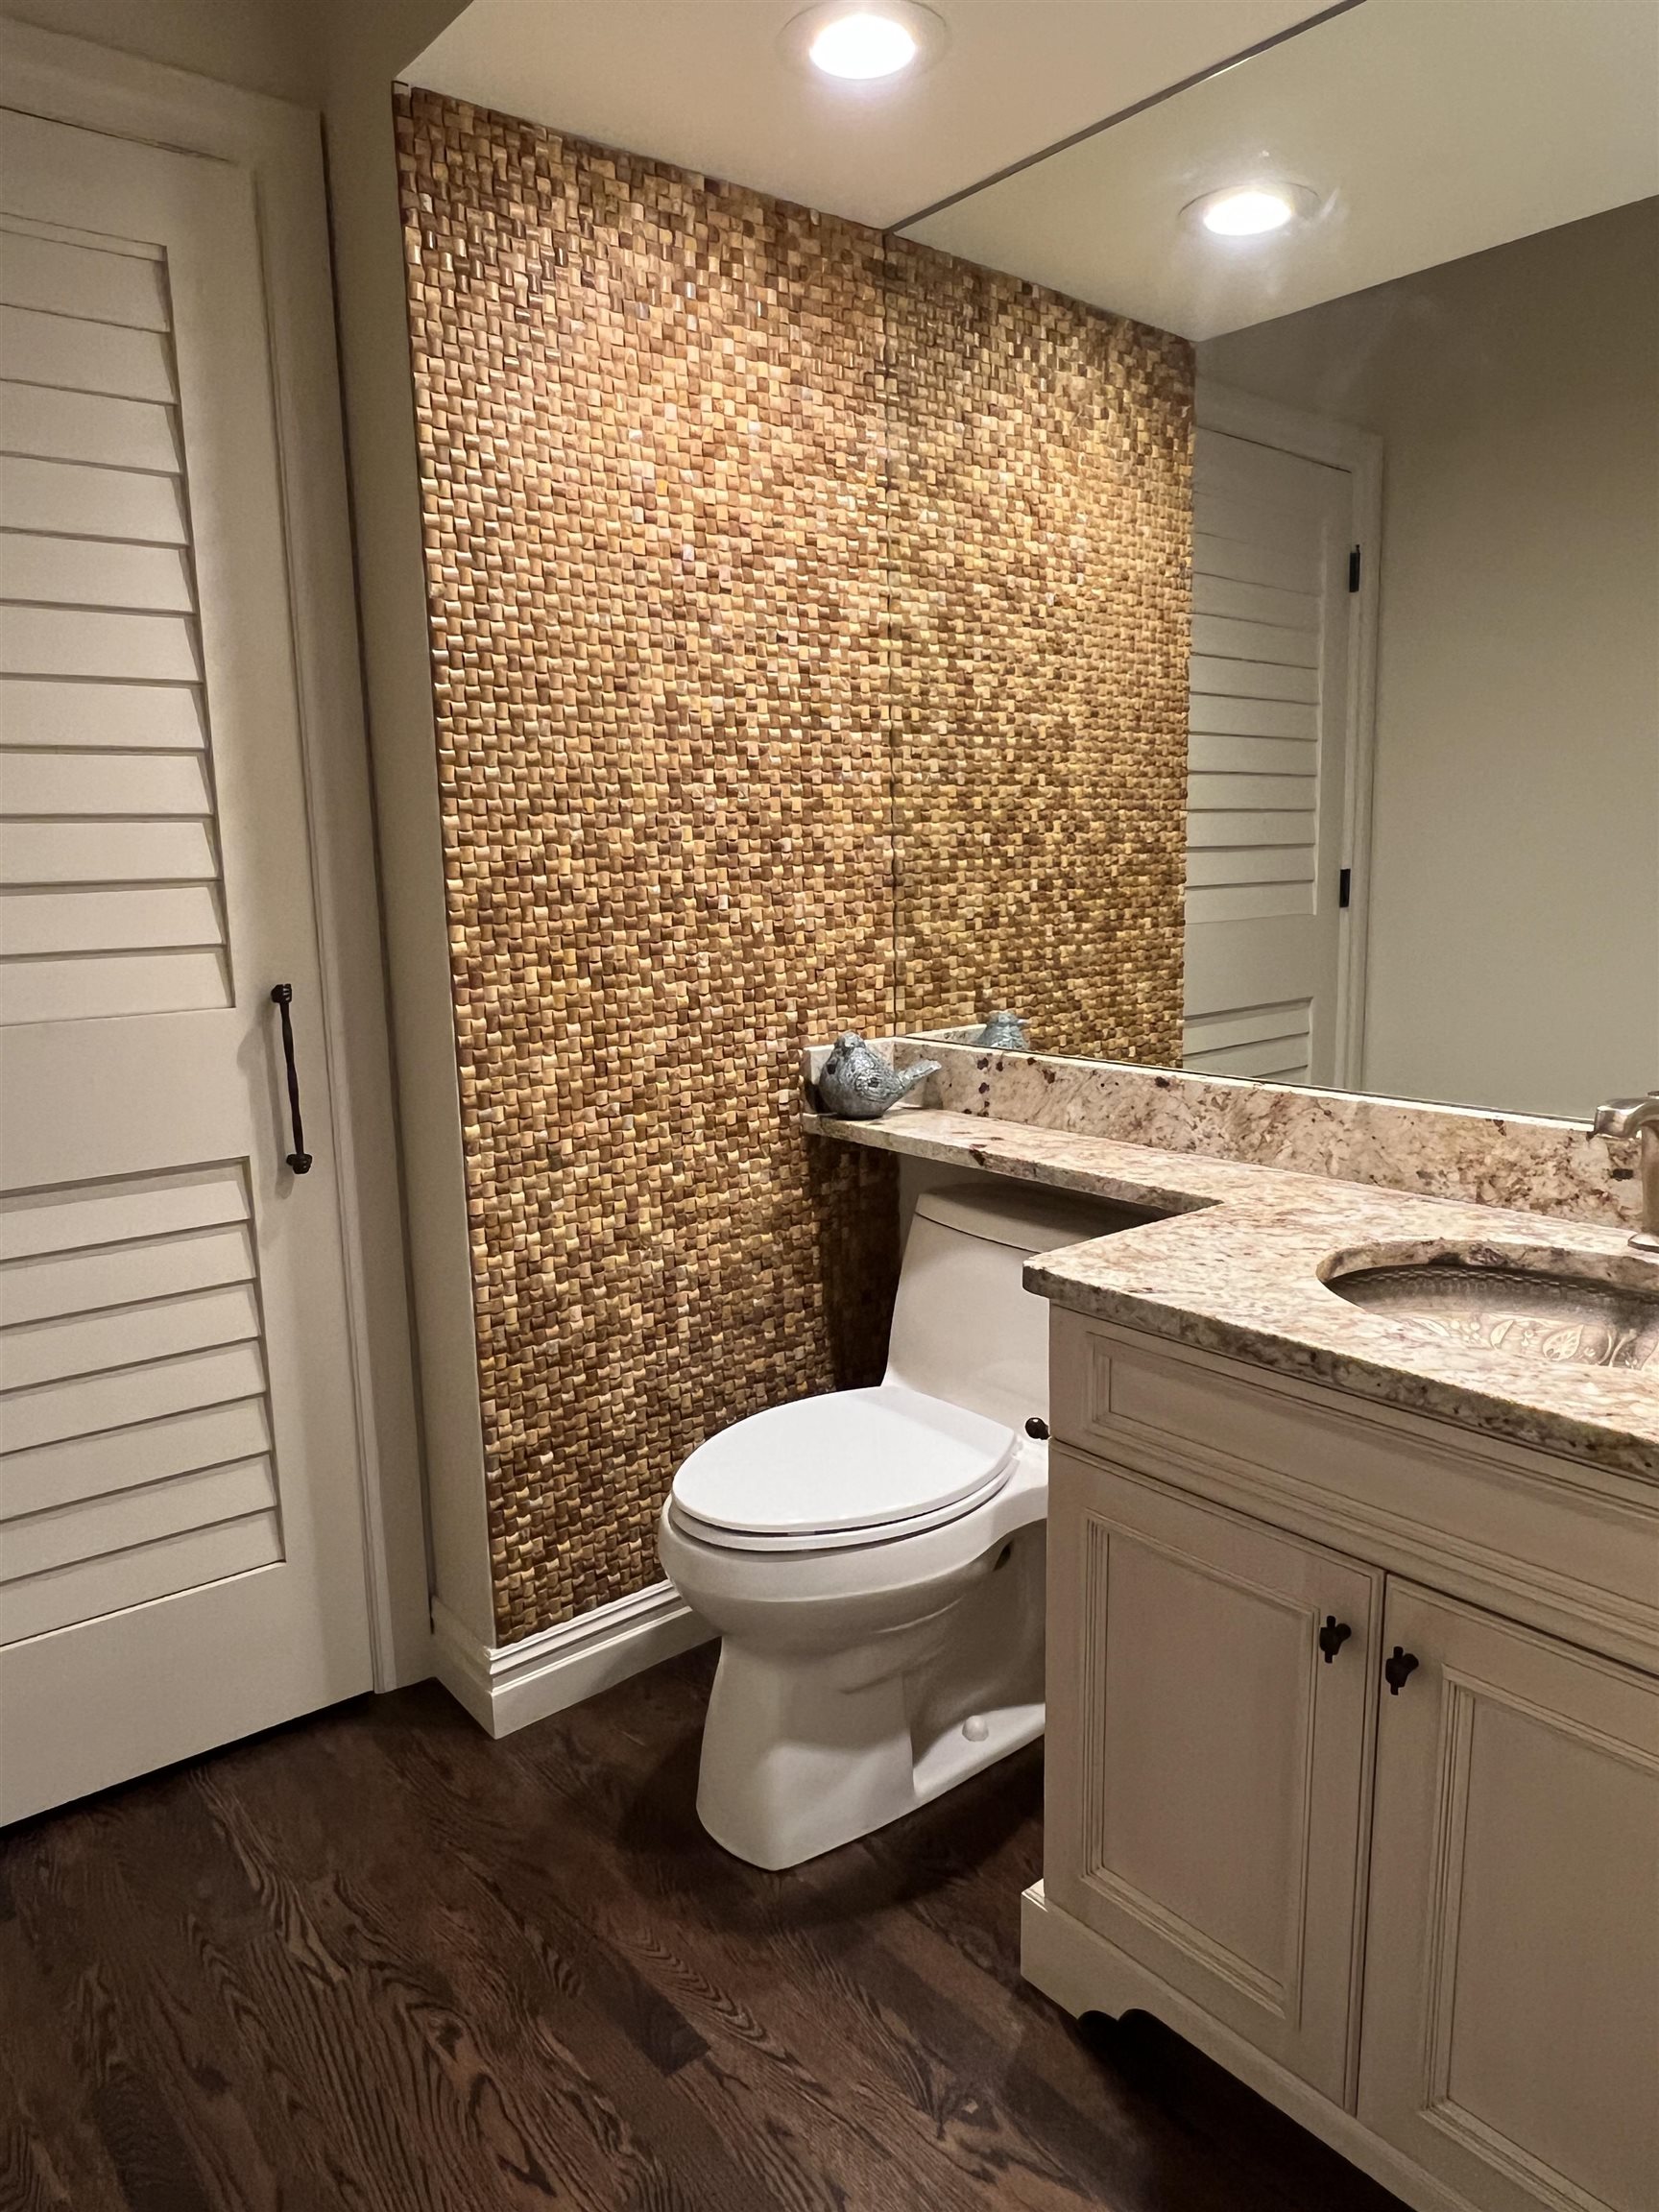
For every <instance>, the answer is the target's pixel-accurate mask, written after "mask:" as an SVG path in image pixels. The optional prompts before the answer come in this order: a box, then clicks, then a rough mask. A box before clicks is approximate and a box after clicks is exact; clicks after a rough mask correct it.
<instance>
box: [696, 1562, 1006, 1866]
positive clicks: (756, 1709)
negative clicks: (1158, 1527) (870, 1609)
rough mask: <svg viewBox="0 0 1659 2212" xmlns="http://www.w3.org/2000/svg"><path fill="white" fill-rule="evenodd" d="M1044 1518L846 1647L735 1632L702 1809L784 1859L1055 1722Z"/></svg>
mask: <svg viewBox="0 0 1659 2212" xmlns="http://www.w3.org/2000/svg"><path fill="white" fill-rule="evenodd" d="M1043 1534H1044V1531H1043V1527H1042V1525H1041V1524H1040V1523H1039V1524H1038V1525H1037V1527H1035V1528H1033V1529H1029V1530H1022V1531H1021V1535H1020V1537H1019V1538H1017V1539H1016V1540H1015V1541H1014V1542H1013V1543H1012V1544H1011V1545H1010V1546H1009V1547H1008V1548H1007V1549H1008V1552H1009V1557H1008V1559H1007V1561H1006V1564H1005V1566H1004V1567H1003V1569H1002V1570H1000V1571H998V1572H997V1573H995V1574H992V1575H987V1576H986V1577H985V1578H984V1580H983V1581H981V1582H980V1583H979V1584H978V1585H977V1587H976V1588H975V1589H974V1591H973V1592H972V1593H971V1594H970V1595H969V1596H968V1597H966V1598H964V1599H961V1600H959V1601H958V1602H957V1603H955V1604H953V1605H952V1606H950V1608H949V1610H948V1611H946V1612H944V1613H941V1614H939V1615H936V1616H935V1617H934V1618H933V1619H932V1620H930V1621H926V1622H922V1623H915V1624H912V1625H908V1626H905V1627H904V1628H902V1629H897V1630H894V1631H891V1632H889V1633H888V1634H887V1635H885V1636H882V1637H878V1638H877V1639H874V1640H873V1641H871V1642H869V1643H866V1644H863V1645H860V1646H857V1647H854V1648H853V1649H851V1650H847V1651H838V1652H819V1651H812V1652H799V1651H782V1652H780V1651H776V1650H760V1649H757V1648H756V1647H753V1646H751V1645H747V1644H744V1643H741V1642H739V1641H738V1640H737V1639H735V1638H733V1637H732V1636H727V1637H726V1639H725V1640H724V1641H723V1643H722V1645H721V1647H720V1664H719V1668H718V1670H717V1671H716V1674H715V1678H714V1688H713V1691H712V1693H711V1695H710V1696H709V1713H708V1718H707V1719H706V1720H705V1722H704V1727H703V1763H702V1769H701V1772H700V1775H699V1779H698V1789H697V1815H698V1817H699V1819H700V1820H701V1821H702V1823H703V1825H704V1827H705V1828H706V1829H707V1830H708V1831H709V1835H710V1836H712V1837H713V1839H714V1840H715V1841H716V1842H717V1843H719V1844H721V1845H722V1846H723V1847H724V1848H725V1849H726V1850H728V1851H730V1852H732V1853H733V1856H734V1857H736V1858H738V1859H743V1860H746V1861H747V1862H748V1863H749V1864H750V1865H752V1866H762V1867H766V1868H769V1869H771V1870H774V1871H776V1870H778V1869H781V1868H782V1867H786V1866H796V1865H799V1864H800V1863H801V1862H802V1861H803V1860H805V1859H815V1858H817V1857H818V1856H819V1854H820V1853H822V1852H825V1851H832V1850H834V1849H835V1848H836V1847H837V1846H838V1845H839V1844H842V1843H850V1842H852V1841H853V1840H854V1839H855V1838H857V1837H859V1836H867V1835H869V1834H870V1832H871V1831H872V1830H873V1829H876V1828H882V1827H885V1826H886V1824H887V1823H888V1821H890V1820H898V1819H901V1818H902V1816H903V1815H905V1814H906V1813H913V1812H915V1811H916V1810H917V1808H918V1807H919V1806H923V1805H926V1804H928V1803H929V1802H930V1801H931V1800H932V1799H933V1798H935V1797H938V1796H941V1795H942V1794H943V1793H944V1792H945V1791H947V1790H951V1789H954V1788H955V1786H956V1785H957V1784H958V1783H959V1782H965V1781H967V1780H968V1778H969V1777H970V1776H971V1775H974V1774H977V1773H979V1772H980V1771H981V1770H982V1769H983V1768H985V1767H989V1766H992V1765H994V1764H995V1763H996V1761H998V1759H1005V1758H1007V1757H1008V1755H1009V1754H1010V1753H1011V1752H1014V1751H1018V1750H1020V1749H1021V1748H1022V1746H1023V1745H1025V1744H1027V1743H1032V1742H1033V1741H1034V1740H1035V1739H1036V1738H1037V1737H1039V1736H1040V1735H1041V1734H1042V1733H1043V1714H1044V1708H1043V1633H1042V1624H1043V1565H1044V1561H1043Z"/></svg>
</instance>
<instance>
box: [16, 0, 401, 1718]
mask: <svg viewBox="0 0 1659 2212" xmlns="http://www.w3.org/2000/svg"><path fill="white" fill-rule="evenodd" d="M0 70H3V72H4V82H5V91H4V93H3V94H0V101H3V104H4V105H5V106H6V107H8V108H16V109H19V110H21V111H23V112H25V113H28V114H33V115H38V116H41V117H43V118H45V119H47V120H49V121H52V122H58V123H67V124H71V125H75V126H79V127H80V128H81V129H84V130H90V131H98V132H105V133H107V134H108V135H109V136H112V137H119V138H127V139H133V140H136V141H138V142H140V143H143V144H148V145H153V146H158V147H163V148H167V149H170V150H172V151H174V152H180V153H185V154H196V155H202V156H207V157H209V158H211V159H215V160H220V161H225V162H228V163H230V164H231V165H233V166H234V167H236V168H239V169H241V170H243V171H245V172H246V173H247V175H248V176H249V178H250V179H251V180H252V187H253V195H254V203H255V206H256V209H257V218H258V226H259V247H260V261H261V269H260V277H261V288H262V291H263V294H264V301H265V314H266V333H267V342H268V345H269V349H270V359H271V373H272V385H273V391H274V395H275V400H276V440H277V453H278V474H279V480H280V484H279V489H280V496H281V502H282V522H283V532H284V538H285V552H286V559H287V567H288V581H289V607H290V615H291V624H290V627H291V637H292V648H293V658H294V669H295V684H296V693H297V699H298V708H299V717H300V729H301V773H302V777H303V781H304V788H305V808H306V815H307V822H308V828H309V832H310V847H311V878H312V895H313V902H314V906H315V911H316V917H317V940H318V956H319V962H320V967H321V972H322V978H323V1006H322V1026H323V1035H324V1049H325V1058H326V1062H327V1068H328V1082H329V1093H330V1098H331V1106H332V1112H331V1121H330V1127H329V1129H328V1131H327V1134H326V1139H325V1141H326V1142H330V1143H331V1144H332V1145H333V1147H334V1154H335V1159H336V1162H337V1165H338V1173H337V1176H336V1184H337V1188H338V1191H339V1207H340V1224H339V1226H340V1239H341V1248H342V1252H343V1255H344V1259H345V1275H346V1297H347V1310H348V1333H349V1346H348V1350H349V1361H350V1368H351V1382H352V1394H353V1401H354V1405H355V1408H356V1428H357V1438H356V1443H357V1465H358V1471H359V1480H360V1485H361V1492H362V1510H363V1537H364V1557H365V1563H366V1567H365V1573H366V1581H367V1591H366V1602H367V1610H368V1616H369V1629H370V1645H371V1650H372V1653H373V1675H374V1686H375V1688H376V1689H377V1690H391V1689H395V1688H397V1686H398V1684H400V1683H405V1682H415V1681H421V1680H422V1679H424V1677H425V1676H427V1675H428V1674H430V1672H431V1671H432V1665H431V1643H432V1638H431V1614H430V1600H429V1596H428V1576H427V1564H426V1526H425V1507H424V1500H423V1496H422V1483H421V1432H420V1426H419V1418H418V1414H417V1409H416V1397H415V1383H414V1348H413V1341H412V1334H411V1329H410V1314H409V1300H408V1289H407V1270H406V1263H405V1254H404V1238H403V1216H402V1208H401V1200H400V1192H399V1188H398V1183H399V1176H398V1143H397V1120H396V1117H395V1113H394V1109H393V1093H392V1064H391V1049H390V1038H389V1032H388V1025H387V1008H386V992H385V980H384V972H383V963H382V949H381V929H380V911H379V889H378V872H377V868H376V863H375V852H374V838H373V812H372V807H371V797H370V782H369V752H368V738H367V732H366V727H365V721H364V710H363V679H362V664H361V658H360V653H359V646H358V631H357V614H356V576H355V570H354V566H353V561H352V550H351V529H350V516H349V504H348V497H347V478H346V447H345V436H344V429H343V423H342V416H341V393H340V372H339V362H338V356H337V353H336V349H335V335H334V297H333V284H332V275H331V267H330V256H329V239H328V217H327V203H326V198H325V183H324V166H323V138H322V121H321V117H320V116H319V115H318V114H317V113H315V112H313V111H311V110H308V109H305V108H296V107H292V106H290V105H289V104H288V103H287V102H285V101H281V100H274V99H269V98H267V97H265V96H264V95H263V94H260V93H255V92H244V91H241V90H239V89H237V88H236V87H234V86H232V85H228V84H220V83H218V82H217V81H216V80H214V79H211V78H205V77H197V76H193V75H191V74H189V73H187V72H186V71H184V70H181V69H171V68H167V67H164V66H163V65H161V64H160V63H157V62H153V61H147V60H140V59H137V58H135V57H133V56H132V55H127V54H121V53H117V52H115V51H113V50H112V49H110V48H108V47H104V46H97V45H92V44H89V43H88V42H87V41H85V40H84V39H80V38H69V37H65V36H60V34H59V33H57V32H50V31H39V30H36V29H35V28H34V27H32V26H30V25H26V24H22V23H17V22H13V21H11V20H9V19H7V20H0ZM301 611H302V618H300V617H301Z"/></svg>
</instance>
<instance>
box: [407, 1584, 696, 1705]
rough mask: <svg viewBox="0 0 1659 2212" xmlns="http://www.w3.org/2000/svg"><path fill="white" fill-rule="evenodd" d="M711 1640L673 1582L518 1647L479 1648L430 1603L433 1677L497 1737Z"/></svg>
mask: <svg viewBox="0 0 1659 2212" xmlns="http://www.w3.org/2000/svg"><path fill="white" fill-rule="evenodd" d="M713 1633H714V1631H713V1630H712V1629H711V1628H710V1627H709V1624H708V1623H707V1622H706V1621H702V1620H700V1619H699V1618H698V1616H697V1615H696V1614H695V1613H693V1612H692V1610H691V1608H690V1606H689V1605H687V1604H686V1602H685V1599H683V1598H682V1597H681V1595H680V1593H679V1592H678V1591H677V1590H676V1589H675V1588H674V1585H673V1584H672V1583H671V1582H654V1583H653V1584H652V1586H651V1588H650V1589H649V1590H641V1591H640V1592H639V1593H638V1594H637V1596H636V1597H633V1598H618V1599H615V1600H614V1602H613V1603H612V1604H610V1605H599V1606H596V1607H595V1608H594V1610H593V1611H592V1612H591V1613H581V1614H578V1615H577V1617H576V1619H575V1620H574V1621H561V1622H560V1623H559V1624H558V1626H557V1627H555V1628H543V1629H542V1630H541V1633H540V1634H539V1635H536V1636H525V1637H522V1638H520V1640H519V1641H518V1642H517V1644H498V1645H489V1644H481V1643H480V1642H479V1641H478V1639H477V1638H476V1637H475V1636H474V1635H472V1633H471V1632H470V1630H469V1629H467V1628H464V1627H463V1626H462V1624H461V1623H460V1622H459V1621H457V1620H456V1618H455V1616H454V1614H453V1613H451V1612H450V1611H449V1610H448V1608H447V1607H446V1606H445V1604H444V1602H443V1600H442V1599H436V1598H435V1599H433V1600H432V1648H433V1657H434V1661H435V1667H434V1671H435V1672H436V1674H437V1676H438V1679H439V1681H440V1682H442V1683H443V1685H444V1687H445V1690H447V1691H448V1693H449V1695H451V1696H452V1697H453V1698H455V1699H456V1700H457V1702H458V1703H460V1704H462V1705H464V1706H465V1707H466V1708H467V1710H468V1712H469V1713H470V1714H471V1716H472V1718H473V1719H474V1720H476V1721H477V1723H478V1725H479V1726H480V1727H481V1728H484V1729H487V1730H488V1731H489V1733H490V1734H491V1735H492V1736H508V1735H511V1734H512V1732H513V1730H514V1729H515V1728H526V1727H528V1726H529V1724H530V1722H531V1721H532V1720H545V1719H547V1717H548V1715H549V1714H551V1713H563V1712H564V1710H565V1707H566V1706H567V1705H579V1704H580V1703H581V1702H582V1700H583V1698H584V1697H591V1696H593V1695H596V1693H597V1692H599V1691H601V1690H608V1689H610V1687H611V1685H612V1684H613V1682H624V1681H626V1680H627V1678H628V1676H629V1675H630V1674H637V1673H639V1672H641V1671H643V1670H644V1669H645V1668H647V1667H655V1666H656V1665H657V1664H658V1662H659V1661H660V1660H663V1659H672V1658H673V1657H674V1655H675V1653H676V1652H678V1651H688V1650H690V1648H691V1647H692V1646H693V1645H694V1644H706V1643H707V1642H708V1641H709V1638H710V1637H711V1636H712V1635H713Z"/></svg>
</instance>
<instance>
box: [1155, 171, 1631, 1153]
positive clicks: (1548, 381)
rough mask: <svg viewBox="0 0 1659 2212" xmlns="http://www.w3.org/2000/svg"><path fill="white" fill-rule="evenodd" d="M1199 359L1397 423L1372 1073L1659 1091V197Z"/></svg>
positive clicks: (1381, 720)
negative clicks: (1652, 1086)
mask: <svg viewBox="0 0 1659 2212" xmlns="http://www.w3.org/2000/svg"><path fill="white" fill-rule="evenodd" d="M1198 359H1199V373H1200V375H1201V376H1202V377H1207V378H1211V379H1214V381H1216V382H1218V383H1224V384H1229V385H1232V386H1234V387H1236V388H1238V389H1240V390H1243V391H1247V392H1254V393H1257V394H1259V395H1261V396H1262V397H1268V398H1272V399H1276V400H1279V401H1281V402H1282V403H1284V404H1286V405H1288V406H1294V407H1302V408H1306V409H1309V410H1310V411H1312V412H1314V413H1318V414H1322V415H1328V416H1332V417H1334V418H1336V419H1337V420H1339V421H1347V422H1352V423H1357V424H1358V425H1359V426H1360V427H1362V428H1364V429H1368V430H1374V431H1377V432H1379V433H1380V434H1381V436H1382V438H1383V469H1384V476H1383V547H1382V569H1381V584H1382V615H1381V630H1380V636H1379V641H1378V680H1377V682H1378V687H1377V760H1376V778H1375V794H1376V829H1375V839H1374V850H1373V857H1372V881H1371V941H1370V963H1369V988H1368V1002H1367V1021H1366V1034H1365V1061H1364V1082H1365V1085H1366V1087H1367V1088H1368V1089H1371V1090H1376V1091H1384V1092H1392V1093H1395V1094H1404V1095H1407V1096H1411V1097H1431V1098H1447V1099H1453V1100H1457V1101H1462V1102H1468V1103H1473V1104H1480V1105H1493V1106H1503V1107H1508V1108H1510V1109H1512V1110H1515V1111H1518V1112H1520V1111H1530V1112H1534V1113H1544V1114H1562V1115H1567V1116H1571V1117H1582V1116H1587V1115H1588V1114H1589V1112H1590V1110H1591V1109H1592V1108H1593V1107H1594V1106H1595V1104H1596V1103H1597V1101H1598V1100H1599V1099H1600V1098H1603V1097H1606V1096H1608V1095H1610V1094H1614V1093H1617V1092H1630V1091H1639V1090H1646V1089H1647V1088H1648V1087H1649V1086H1651V1085H1654V1084H1659V202H1654V201H1647V202H1643V203H1640V204H1637V205H1635V206H1632V207H1625V208H1620V209H1616V210H1614V211H1613V212H1612V213H1610V214H1606V215H1599V216H1595V217H1593V218H1591V219H1590V220H1589V221H1587V222H1583V223H1576V224H1571V225H1568V226H1566V227H1564V228H1561V229H1558V230H1551V231H1546V232H1544V233H1543V234H1541V235H1540V236H1538V237H1535V238H1528V239H1524V240H1521V241H1520V242H1518V243H1516V244H1514V245H1510V246H1504V247H1500V248H1497V249H1496V250H1495V251H1493V252H1489V253H1481V254H1477V255H1474V256H1472V257H1471V258H1470V259H1468V260H1465V261H1458V262H1452V263H1449V264H1448V265H1446V266H1445V267H1443V268H1439V269H1432V270H1429V271H1426V272H1424V273H1423V274H1422V275H1420V276H1412V277H1408V278H1404V279H1402V280H1401V281H1400V282H1398V283H1395V284H1387V285H1383V286H1380V287H1379V288H1377V289H1376V290H1375V291H1371V292H1366V293H1361V294H1358V295H1357V296H1356V297H1354V298H1353V299H1350V300H1341V301H1333V302H1331V303H1330V304H1329V305H1327V306H1323V307H1317V308H1312V309H1310V310H1309V311H1308V312H1307V313H1305V314H1301V315H1295V316H1286V317H1285V318H1284V319H1283V320H1281V321H1279V322H1276V323H1271V324H1265V325H1261V326H1260V327H1258V328H1256V329H1253V330H1247V331H1242V332H1238V333H1237V334H1235V335H1234V336H1232V337H1229V338H1221V339H1215V340H1212V341H1210V342H1209V343H1208V344H1206V345H1203V346H1201V347H1200V348H1199V349H1198Z"/></svg>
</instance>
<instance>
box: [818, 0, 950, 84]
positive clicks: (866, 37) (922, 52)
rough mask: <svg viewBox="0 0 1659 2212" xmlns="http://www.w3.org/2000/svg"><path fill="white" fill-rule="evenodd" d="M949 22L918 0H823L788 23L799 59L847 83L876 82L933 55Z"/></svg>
mask: <svg viewBox="0 0 1659 2212" xmlns="http://www.w3.org/2000/svg"><path fill="white" fill-rule="evenodd" d="M945 37H946V32H945V25H944V23H943V22H942V21H941V20H940V18H939V17H938V16H937V15H935V14H934V12H933V11H932V10H931V9H930V8H923V7H920V6H918V5H917V4H916V0H871V5H870V6H868V7H859V6H857V5H856V0H822V4H821V5H819V6H818V7H815V8H808V9H807V10H806V12H805V14H802V15H797V16H796V17H795V19H794V21H793V22H791V23H790V24H789V25H788V27H787V28H786V29H785V31H784V34H783V41H784V44H785V46H786V48H788V49H789V50H790V51H791V52H792V53H793V54H794V55H795V56H796V57H797V58H798V59H801V60H806V61H809V62H810V63H811V65H812V66H813V68H814V69H817V70H820V71H822V73H823V74H824V75H825V76H826V77H835V78H839V79H840V80H841V82H842V83H843V84H878V83H879V82H880V81H881V79H883V78H886V77H897V76H899V75H900V74H901V73H902V71H904V70H906V69H912V68H914V67H915V66H916V64H917V63H918V62H922V61H930V60H933V59H934V58H935V57H936V56H937V55H938V53H939V51H940V50H941V48H942V47H943V46H944V44H945Z"/></svg>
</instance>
